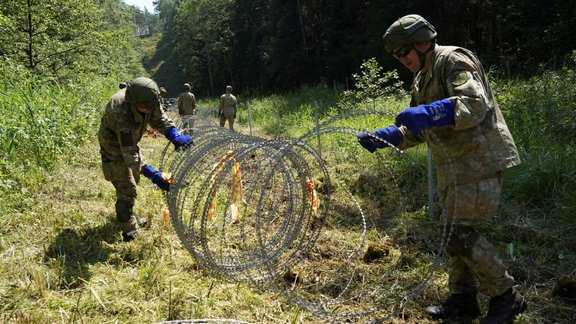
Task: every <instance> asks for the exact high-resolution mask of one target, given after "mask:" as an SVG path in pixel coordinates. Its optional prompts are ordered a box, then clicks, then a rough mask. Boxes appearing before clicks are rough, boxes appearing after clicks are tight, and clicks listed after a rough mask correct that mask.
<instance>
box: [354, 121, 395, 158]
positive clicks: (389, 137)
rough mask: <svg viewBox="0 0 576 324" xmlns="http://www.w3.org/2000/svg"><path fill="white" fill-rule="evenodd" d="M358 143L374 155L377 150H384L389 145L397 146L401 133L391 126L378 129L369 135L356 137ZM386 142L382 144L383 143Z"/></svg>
mask: <svg viewBox="0 0 576 324" xmlns="http://www.w3.org/2000/svg"><path fill="white" fill-rule="evenodd" d="M356 138H357V139H358V142H359V143H360V145H362V146H363V147H364V148H365V149H367V150H368V151H370V153H374V151H376V149H377V148H385V147H388V146H390V144H392V145H394V146H397V145H398V144H400V141H401V140H402V133H400V130H399V129H398V127H396V126H394V125H392V126H388V127H385V128H380V129H377V130H375V131H372V132H370V133H362V134H358V135H356ZM382 140H384V141H386V142H388V143H386V142H384V141H382Z"/></svg>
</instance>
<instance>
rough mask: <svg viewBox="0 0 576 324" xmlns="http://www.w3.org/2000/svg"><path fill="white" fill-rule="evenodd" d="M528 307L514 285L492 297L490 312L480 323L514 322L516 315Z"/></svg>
mask: <svg viewBox="0 0 576 324" xmlns="http://www.w3.org/2000/svg"><path fill="white" fill-rule="evenodd" d="M527 307H528V303H526V301H525V300H524V297H522V295H520V293H519V292H518V291H516V289H515V288H514V287H512V288H510V289H508V291H506V292H505V293H504V294H502V295H500V296H497V297H492V298H490V306H489V308H488V314H487V315H486V317H484V318H483V319H482V320H481V321H480V324H501V323H513V322H514V318H515V317H516V315H518V314H521V313H523V312H524V311H525V310H526V308H527Z"/></svg>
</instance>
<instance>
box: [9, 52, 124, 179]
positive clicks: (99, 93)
mask: <svg viewBox="0 0 576 324" xmlns="http://www.w3.org/2000/svg"><path fill="white" fill-rule="evenodd" d="M115 85H116V83H112V82H108V81H107V80H106V79H104V78H91V79H89V78H86V81H85V82H81V83H72V82H71V83H69V84H64V85H62V84H58V83H57V82H56V81H54V80H52V79H46V78H41V77H38V76H34V75H31V74H30V73H28V71H27V70H26V69H24V68H22V67H20V66H16V65H14V64H13V63H11V62H10V61H4V62H2V64H0V98H1V99H0V125H2V126H1V127H0V189H2V188H4V189H10V187H12V186H14V185H15V181H16V180H20V181H26V179H25V178H26V177H27V176H30V175H31V174H34V173H35V172H34V171H35V170H49V169H50V168H52V167H53V166H54V164H55V163H60V162H61V158H62V157H65V156H66V155H67V154H68V152H69V151H70V149H71V148H72V147H74V146H78V145H82V144H83V143H85V142H86V141H87V140H90V139H92V138H94V134H95V133H96V131H97V125H98V118H99V116H100V115H101V112H102V109H103V103H105V102H106V98H107V97H108V96H109V95H110V94H111V92H112V91H116V88H115ZM19 176H23V177H20V179H15V178H16V177H19Z"/></svg>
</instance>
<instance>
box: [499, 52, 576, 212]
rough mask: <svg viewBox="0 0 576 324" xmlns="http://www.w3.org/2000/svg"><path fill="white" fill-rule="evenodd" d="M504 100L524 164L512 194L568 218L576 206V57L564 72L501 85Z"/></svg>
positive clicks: (518, 170)
mask: <svg viewBox="0 0 576 324" xmlns="http://www.w3.org/2000/svg"><path fill="white" fill-rule="evenodd" d="M497 88H498V100H499V102H500V104H501V106H502V108H503V111H504V113H505V114H506V120H507V122H508V125H509V127H510V129H511V130H512V134H513V136H514V139H515V140H516V143H517V145H518V147H519V149H520V153H521V158H522V160H523V163H522V164H521V165H520V166H519V167H517V168H515V169H512V170H511V176H510V178H511V184H510V186H511V188H512V189H511V191H512V192H511V193H510V195H513V196H514V197H515V198H516V199H519V200H524V201H526V202H528V203H529V204H531V205H533V206H537V207H539V208H543V209H545V210H547V211H552V212H558V213H562V214H566V213H568V214H569V213H572V214H573V213H574V208H576V203H575V199H574V197H573V195H572V194H571V193H573V192H574V191H575V190H576V181H575V180H576V176H575V173H574V170H576V160H575V159H574V154H575V153H576V145H575V143H576V142H575V141H574V138H575V136H576V52H574V54H573V55H572V58H571V62H570V63H569V64H566V65H565V66H564V67H563V68H562V69H561V70H559V71H543V72H542V74H541V75H539V76H535V77H532V78H530V79H529V80H527V81H522V80H509V81H501V83H499V84H498V85H497Z"/></svg>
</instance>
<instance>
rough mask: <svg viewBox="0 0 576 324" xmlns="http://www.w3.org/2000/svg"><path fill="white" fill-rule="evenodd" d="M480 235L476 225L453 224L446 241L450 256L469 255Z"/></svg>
mask: <svg viewBox="0 0 576 324" xmlns="http://www.w3.org/2000/svg"><path fill="white" fill-rule="evenodd" d="M479 237H480V234H479V233H478V231H477V230H476V229H475V228H474V227H470V226H461V225H453V226H452V231H451V233H450V237H449V239H448V242H447V243H446V252H447V253H448V255H450V256H464V257H469V256H471V255H472V250H473V248H474V245H476V242H477V241H478V238H479Z"/></svg>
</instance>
